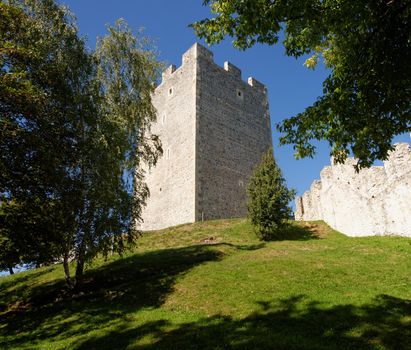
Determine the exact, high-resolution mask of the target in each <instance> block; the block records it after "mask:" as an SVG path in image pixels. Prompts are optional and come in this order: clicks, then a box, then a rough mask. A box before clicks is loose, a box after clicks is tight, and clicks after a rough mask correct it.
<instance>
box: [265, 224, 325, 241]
mask: <svg viewBox="0 0 411 350" xmlns="http://www.w3.org/2000/svg"><path fill="white" fill-rule="evenodd" d="M320 238H321V234H320V233H319V232H318V230H317V227H316V225H309V224H305V225H302V224H301V223H296V222H294V221H292V222H290V223H289V224H288V225H287V226H285V227H283V228H281V229H278V230H277V231H276V232H275V234H274V235H273V237H272V238H271V239H269V241H308V240H311V239H320Z"/></svg>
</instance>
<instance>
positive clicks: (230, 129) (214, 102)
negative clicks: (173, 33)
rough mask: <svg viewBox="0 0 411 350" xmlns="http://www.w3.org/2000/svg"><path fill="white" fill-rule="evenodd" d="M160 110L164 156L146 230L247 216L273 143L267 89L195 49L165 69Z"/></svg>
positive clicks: (150, 176) (153, 173)
mask: <svg viewBox="0 0 411 350" xmlns="http://www.w3.org/2000/svg"><path fill="white" fill-rule="evenodd" d="M153 104H154V106H155V107H156V109H157V112H158V114H157V122H156V123H155V124H154V125H153V127H152V132H153V133H154V134H157V135H159V136H160V139H161V141H162V145H163V151H164V154H163V157H161V158H160V159H159V161H158V163H157V165H156V167H154V168H152V169H151V170H150V171H147V174H146V182H147V185H148V187H149V189H150V198H149V199H148V201H147V206H146V207H145V208H144V210H143V219H144V223H143V224H142V227H141V228H142V229H143V230H154V229H161V228H165V227H169V226H174V225H178V224H183V223H189V222H195V221H201V220H210V219H219V218H231V217H243V216H246V213H247V210H246V186H247V183H248V179H249V177H250V175H251V174H252V171H253V168H254V167H255V165H256V164H258V163H259V162H260V160H261V157H262V154H263V153H265V152H266V151H267V149H268V148H269V147H271V144H272V143H271V128H270V116H269V111H268V100H267V90H266V88H265V86H264V85H263V84H261V83H260V82H258V81H257V80H255V79H254V78H252V77H251V78H249V79H248V83H246V82H244V81H243V80H242V79H241V71H240V69H238V68H237V67H235V66H234V65H232V64H231V63H229V62H225V63H224V68H221V67H220V66H218V65H217V64H216V63H214V61H213V54H212V52H211V51H209V50H208V49H206V48H205V47H203V46H201V45H199V44H197V43H196V44H194V45H193V46H192V47H191V48H190V49H189V50H188V51H187V52H186V53H184V54H183V58H182V65H181V67H179V68H177V69H176V67H175V66H174V65H172V66H170V67H169V68H167V69H166V70H165V72H164V73H163V76H162V82H161V84H160V85H159V86H158V87H157V89H156V90H155V93H154V96H153Z"/></svg>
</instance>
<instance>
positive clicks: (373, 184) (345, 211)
mask: <svg viewBox="0 0 411 350" xmlns="http://www.w3.org/2000/svg"><path fill="white" fill-rule="evenodd" d="M331 163H332V165H331V166H327V167H325V168H324V169H323V170H322V171H321V180H316V181H314V183H313V185H312V186H311V188H310V190H309V191H307V192H305V193H304V195H303V196H301V197H297V198H296V213H295V218H296V220H324V221H325V222H327V223H328V224H329V225H330V226H331V227H333V228H335V229H336V230H338V231H340V232H342V233H345V234H347V235H349V236H368V235H386V234H388V235H402V236H409V237H411V148H410V145H409V144H408V143H398V144H396V145H395V149H394V150H393V151H392V152H390V153H389V157H388V159H387V160H386V161H384V166H374V167H370V168H368V169H362V170H360V172H359V173H357V172H356V171H355V168H354V165H355V164H357V160H355V159H353V158H348V159H347V160H346V162H345V163H344V164H333V161H332V162H331Z"/></svg>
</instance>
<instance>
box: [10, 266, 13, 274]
mask: <svg viewBox="0 0 411 350" xmlns="http://www.w3.org/2000/svg"><path fill="white" fill-rule="evenodd" d="M9 273H10V275H14V271H13V267H12V266H9Z"/></svg>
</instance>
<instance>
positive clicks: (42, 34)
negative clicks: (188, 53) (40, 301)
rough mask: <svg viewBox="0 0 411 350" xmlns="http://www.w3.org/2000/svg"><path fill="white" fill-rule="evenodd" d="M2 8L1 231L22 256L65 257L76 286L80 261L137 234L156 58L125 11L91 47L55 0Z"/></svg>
mask: <svg viewBox="0 0 411 350" xmlns="http://www.w3.org/2000/svg"><path fill="white" fill-rule="evenodd" d="M0 11H1V12H0V15H1V18H2V21H0V151H1V152H0V186H1V187H0V197H1V198H0V200H1V209H2V212H1V213H0V214H1V215H0V220H2V228H4V229H3V230H2V232H1V234H2V237H5V238H6V239H5V240H3V242H5V243H4V244H6V242H7V244H8V247H10V249H9V251H10V252H12V251H14V252H17V253H18V254H17V255H18V259H20V260H21V261H27V260H30V259H31V262H34V263H36V264H37V263H42V262H43V261H53V260H56V259H61V258H62V259H63V265H64V271H65V277H66V280H67V282H68V284H69V285H70V286H71V287H73V288H74V287H79V286H80V285H81V282H82V279H83V272H84V266H85V263H86V262H87V261H90V260H91V259H92V258H94V257H95V256H96V255H97V254H98V253H103V254H107V252H108V251H110V252H111V251H118V252H121V251H123V250H124V248H125V244H126V242H132V241H133V240H134V239H135V238H136V237H137V235H138V231H137V229H136V222H138V221H139V220H141V207H142V206H143V205H144V204H145V200H146V198H147V196H148V194H149V192H148V188H147V186H146V185H145V184H144V183H143V178H144V172H143V170H142V163H145V164H148V165H149V166H152V165H154V164H155V162H156V160H157V158H158V156H159V155H160V154H161V145H160V141H159V139H158V137H156V136H155V135H151V133H150V124H151V122H152V121H153V120H154V119H155V117H156V113H155V109H154V107H153V106H152V104H151V93H152V92H153V90H154V86H155V83H156V82H157V80H158V78H159V76H160V71H161V68H162V65H161V64H160V63H159V62H158V61H157V59H156V53H155V50H154V48H153V45H152V44H151V43H150V42H149V40H147V39H145V38H143V37H142V36H141V35H138V36H134V34H133V33H132V31H131V30H130V28H129V27H128V26H127V25H126V24H125V23H124V22H123V21H120V22H118V23H117V24H116V25H115V26H114V27H109V28H108V30H109V34H108V35H107V36H106V37H105V38H102V39H100V40H99V41H98V44H97V48H96V50H95V51H94V52H89V51H87V50H86V48H85V43H84V41H83V39H81V38H80V37H79V35H78V31H77V27H76V24H75V22H74V20H73V17H72V16H71V15H70V13H69V12H68V10H67V9H65V8H64V7H61V6H59V5H57V4H56V3H55V2H54V1H53V0H9V1H5V2H1V3H0ZM11 242H12V243H13V245H11ZM9 243H10V244H9ZM24 246H25V249H24V250H22V249H21V247H24ZM44 252H49V253H50V256H48V255H45V256H44V257H43V256H41V257H40V256H38V255H39V254H43V253H44ZM36 254H37V255H36ZM0 258H1V257H0ZM49 258H50V259H49ZM72 259H74V260H75V262H76V272H75V276H74V278H73V277H72V276H71V273H70V264H69V261H70V260H72ZM5 260H6V259H5ZM0 263H1V262H0Z"/></svg>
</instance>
